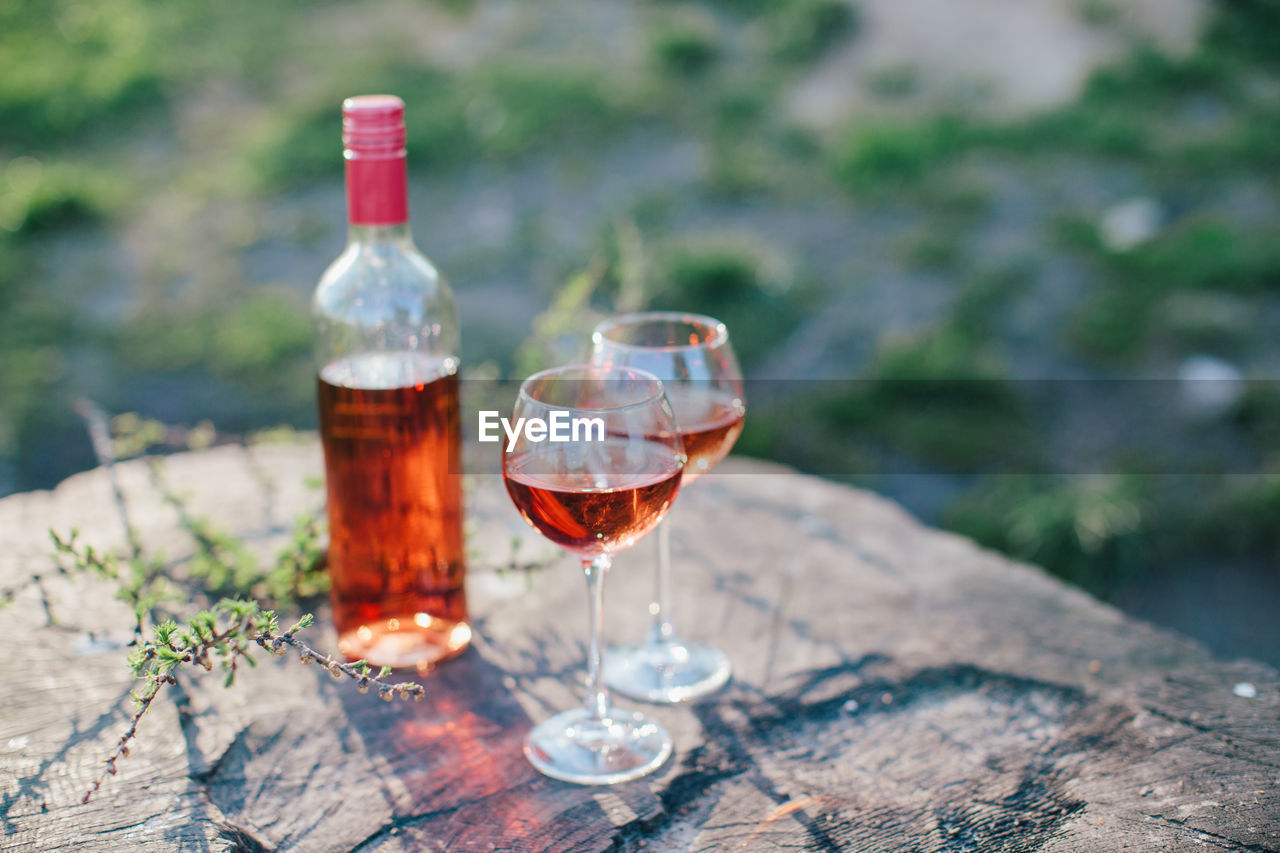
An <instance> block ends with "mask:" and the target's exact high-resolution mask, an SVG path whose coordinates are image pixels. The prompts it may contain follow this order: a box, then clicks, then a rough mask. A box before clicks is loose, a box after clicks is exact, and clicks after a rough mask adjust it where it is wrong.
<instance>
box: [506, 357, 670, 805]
mask: <svg viewBox="0 0 1280 853" xmlns="http://www.w3.org/2000/svg"><path fill="white" fill-rule="evenodd" d="M520 418H524V419H525V427H524V428H523V429H520V428H519V424H520V421H519V419H520ZM539 422H542V423H544V424H545V427H531V426H530V424H537V423H539ZM511 423H513V424H516V425H517V426H516V428H517V429H519V435H518V438H517V439H516V442H515V445H514V447H512V448H511V449H510V451H508V452H505V453H503V454H502V476H503V480H504V482H505V483H506V486H507V493H508V494H510V495H511V500H512V501H513V502H514V503H515V505H516V509H518V510H519V511H520V514H521V515H522V516H524V520H525V521H527V522H529V524H530V525H532V526H533V528H534V529H535V530H537V531H538V532H539V533H541V534H542V535H543V536H546V537H547V538H548V539H550V540H551V541H552V542H555V543H556V544H557V545H559V546H561V547H562V548H564V549H566V550H568V551H570V552H572V553H573V554H575V555H577V556H578V557H579V558H580V559H581V560H582V568H583V571H584V572H585V573H586V576H587V591H588V593H589V596H590V611H589V612H590V619H589V625H590V632H591V643H590V646H589V647H588V648H589V651H588V655H587V691H586V696H585V698H584V702H583V707H581V708H577V709H575V710H572V711H564V712H562V713H559V714H556V715H555V716H553V717H551V718H550V719H549V720H545V721H544V722H542V723H540V724H538V725H537V726H535V727H534V729H533V731H531V732H530V733H529V737H528V739H527V740H526V741H525V747H524V753H525V756H526V757H528V759H529V761H530V762H531V763H532V764H533V766H534V767H536V768H537V769H538V770H540V771H542V772H543V773H545V774H546V775H548V776H551V777H553V778H556V779H562V780H564V781H566V782H576V783H578V784H583V785H611V784H614V783H616V782H625V781H628V780H630V779H635V778H637V777H640V776H643V775H645V774H646V773H649V772H651V771H653V770H656V769H657V768H658V767H661V766H662V764H663V762H665V761H666V760H667V758H668V757H669V756H670V755H671V736H670V735H669V734H668V733H667V730H666V729H665V728H663V727H662V726H661V725H660V724H658V723H656V722H654V721H653V720H650V719H648V718H647V717H645V716H644V715H643V714H640V713H639V712H637V711H627V710H623V709H620V708H615V707H614V706H613V705H612V704H611V703H610V701H609V693H608V691H607V690H606V689H605V686H604V679H603V676H602V670H601V663H600V657H601V639H600V633H601V628H602V622H603V620H604V576H605V575H606V574H607V573H608V571H609V566H610V565H611V564H612V554H613V553H615V552H616V551H619V550H622V549H624V548H629V547H631V546H632V545H633V544H634V543H635V542H636V540H638V539H640V538H641V537H642V536H644V535H645V534H646V533H648V532H649V531H650V530H652V529H653V528H654V527H656V526H657V525H658V523H659V522H660V521H662V517H663V515H664V514H665V513H666V511H667V508H668V507H670V506H671V501H672V500H673V499H674V498H675V496H676V492H677V491H678V490H679V488H680V480H681V477H682V476H683V469H684V461H685V456H684V447H683V444H682V443H681V440H680V433H679V432H678V431H677V430H676V427H675V417H674V415H673V414H672V412H671V406H670V404H669V403H668V402H667V398H666V397H665V396H664V394H663V387H662V383H661V382H660V381H659V380H658V379H657V378H656V377H654V376H652V375H651V374H648V373H645V372H644V371H641V370H634V369H631V368H625V367H622V368H612V367H598V366H590V365H583V366H572V367H558V368H553V369H551V370H544V371H542V372H541V373H535V374H534V375H533V376H530V377H529V378H528V379H526V380H525V381H524V383H523V384H522V385H521V386H520V394H519V396H518V397H517V399H516V406H515V411H514V412H513V413H512V418H511ZM557 429H559V435H560V437H561V438H562V439H564V440H557V438H556V436H557ZM539 436H540V437H541V438H539Z"/></svg>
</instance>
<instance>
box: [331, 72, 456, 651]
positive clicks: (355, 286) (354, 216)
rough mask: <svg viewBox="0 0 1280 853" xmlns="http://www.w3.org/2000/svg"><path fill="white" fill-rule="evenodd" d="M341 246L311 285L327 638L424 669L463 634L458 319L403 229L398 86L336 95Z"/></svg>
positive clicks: (445, 289) (443, 285)
mask: <svg viewBox="0 0 1280 853" xmlns="http://www.w3.org/2000/svg"><path fill="white" fill-rule="evenodd" d="M342 140H343V146H344V148H345V151H344V152H343V153H344V157H345V160H346V187H347V218H348V223H349V228H348V237H347V246H346V248H345V249H344V250H343V252H342V254H341V255H339V256H338V258H337V259H336V260H335V261H334V262H333V263H332V264H331V265H330V266H329V268H328V269H327V270H326V271H325V273H324V275H323V276H322V277H321V279H320V283H319V285H318V286H317V287H316V291H315V297H314V301H313V316H314V322H315V341H316V362H317V367H318V374H319V375H318V398H319V410H320V437H321V442H322V444H323V447H324V461H325V479H326V487H327V494H328V514H329V555H328V569H329V576H330V580H331V584H332V585H331V599H332V603H333V620H334V624H335V627H336V629H337V633H338V644H339V648H340V649H341V651H342V653H343V654H344V655H345V656H346V657H347V658H348V659H351V660H357V659H361V658H363V659H366V660H368V661H369V663H371V664H373V665H375V666H383V665H389V666H395V667H408V666H412V667H417V668H418V669H419V670H425V669H427V668H429V667H430V666H432V665H433V664H435V663H436V662H438V661H440V660H443V659H445V658H448V657H452V656H453V655H456V654H458V653H459V652H461V651H462V650H463V649H465V648H466V647H467V645H468V644H469V643H470V640H471V628H470V625H469V624H468V621H467V602H466V591H465V587H464V580H465V574H466V562H465V558H464V544H463V533H462V512H463V511H462V454H461V440H462V435H461V423H460V418H459V410H458V376H457V373H458V348H459V335H458V319H457V308H456V307H455V305H454V301H453V294H452V292H451V291H450V289H449V285H448V283H447V282H446V281H445V279H444V277H443V276H441V275H440V273H439V272H438V271H437V270H436V268H435V265H434V264H432V263H431V262H430V261H429V260H427V258H426V257H424V256H423V255H422V253H421V252H419V251H418V249H417V248H416V247H415V246H414V244H413V238H412V235H411V234H410V231H409V207H408V197H407V196H408V192H407V190H408V181H407V171H406V163H405V159H406V158H405V126H404V102H403V101H401V100H400V99H399V98H397V97H394V96H391V95H364V96H360V97H354V98H348V99H347V100H346V101H344V102H343V105H342Z"/></svg>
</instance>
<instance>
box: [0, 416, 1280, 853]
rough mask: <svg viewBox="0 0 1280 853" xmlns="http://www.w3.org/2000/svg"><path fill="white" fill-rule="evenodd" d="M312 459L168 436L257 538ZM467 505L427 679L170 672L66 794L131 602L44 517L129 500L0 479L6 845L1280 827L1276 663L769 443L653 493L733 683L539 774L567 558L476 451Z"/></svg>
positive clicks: (146, 497) (575, 636)
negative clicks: (1220, 652) (619, 749)
mask: <svg viewBox="0 0 1280 853" xmlns="http://www.w3.org/2000/svg"><path fill="white" fill-rule="evenodd" d="M319 469H320V466H319V456H318V451H317V448H316V446H315V444H314V443H313V442H311V441H304V442H300V443H298V444H282V445H262V446H257V447H254V448H249V449H246V448H238V447H226V448H219V449H216V450H211V451H205V452H203V453H196V454H183V455H179V456H175V457H172V458H171V459H170V460H169V461H168V463H167V473H166V475H165V476H166V477H167V480H168V482H169V483H170V484H171V485H173V486H174V487H175V488H177V489H178V490H179V491H183V492H185V493H186V496H187V499H188V502H189V504H190V506H191V509H192V512H193V513H195V514H197V515H201V516H204V517H206V518H210V519H212V520H214V521H216V522H217V523H218V524H220V525H221V526H223V527H225V528H228V529H231V530H234V531H236V532H237V533H239V534H242V535H244V536H246V537H248V538H249V540H250V541H251V542H253V543H254V545H255V547H259V548H261V549H262V550H263V553H264V554H270V553H271V552H272V551H273V550H274V549H275V547H277V545H278V543H279V541H280V539H281V537H282V536H283V535H285V533H286V532H287V530H288V528H289V524H290V521H291V519H292V517H293V516H294V515H296V513H298V512H299V511H301V510H302V509H304V508H307V507H311V506H314V505H315V503H316V501H317V494H316V492H315V491H314V490H311V489H308V488H307V487H306V486H305V485H304V480H305V479H306V478H307V477H309V476H311V477H314V475H316V474H317V473H318V472H319ZM117 473H118V475H119V479H120V483H121V488H122V489H123V491H124V492H125V495H126V498H127V500H128V505H129V507H130V509H131V512H132V514H133V516H134V521H135V524H136V525H137V527H138V528H139V532H140V534H141V537H142V540H143V542H144V543H145V544H146V546H147V548H148V549H151V550H156V549H160V550H163V551H164V552H165V553H166V554H168V555H169V556H171V557H173V558H175V559H176V558H180V557H182V556H183V555H184V554H186V553H188V552H189V551H190V543H189V542H187V541H185V539H184V538H183V535H182V534H181V532H180V531H178V530H176V528H175V525H174V515H173V510H172V508H170V507H167V506H166V505H165V504H164V502H163V501H162V500H161V499H160V497H159V495H158V494H157V492H156V489H155V485H154V484H153V483H152V482H151V479H150V478H149V477H148V475H147V472H146V469H145V467H144V466H142V465H141V464H139V463H128V464H124V465H120V466H117ZM469 512H470V517H471V519H472V521H473V522H474V527H475V532H474V534H473V535H472V544H473V546H474V548H475V550H476V553H475V556H474V557H473V560H472V563H471V573H470V578H469V590H470V595H471V600H472V610H473V614H474V615H475V617H476V628H477V641H476V644H475V648H474V649H473V650H471V651H470V652H468V653H467V654H466V655H464V656H463V657H462V658H460V659H458V660H456V661H453V662H451V663H449V664H448V665H446V666H443V667H441V668H440V669H439V670H438V671H436V672H434V673H432V674H430V675H429V676H428V678H427V679H426V685H427V688H428V697H427V699H426V700H424V701H423V702H422V703H419V704H401V703H396V704H387V703H384V702H382V701H380V700H378V699H377V698H376V697H375V696H372V695H361V694H358V693H356V692H355V691H354V690H352V689H351V687H350V685H347V684H340V683H336V682H334V681H332V680H331V679H330V678H329V677H328V676H327V675H325V674H323V673H321V672H317V671H316V670H315V669H314V668H311V667H303V666H301V665H299V664H298V663H297V662H296V661H274V660H272V661H267V662H265V663H264V664H263V665H262V666H260V667H258V668H257V669H256V670H250V671H247V672H245V673H243V675H242V677H241V678H240V679H239V681H238V683H237V684H236V685H235V686H234V687H232V688H231V689H223V688H222V687H221V686H220V685H219V684H218V683H216V682H218V679H217V678H210V679H208V680H200V679H192V678H189V677H184V679H183V684H182V690H181V691H175V692H174V694H173V696H167V697H166V698H164V699H162V700H160V701H157V703H156V706H155V708H154V710H153V711H152V712H151V714H150V715H149V716H148V718H147V719H146V720H145V721H144V722H143V724H142V727H141V732H140V736H139V740H138V744H137V747H136V748H135V749H134V750H133V754H132V755H131V756H130V757H129V758H127V759H125V760H124V761H122V762H121V764H120V771H119V775H118V776H116V777H114V778H112V779H110V780H109V781H108V782H107V783H106V784H105V785H104V787H103V789H102V790H101V791H100V792H99V794H98V795H97V796H96V797H95V798H94V799H93V800H92V801H91V802H90V803H89V804H88V805H80V804H79V800H80V797H81V795H82V794H83V792H84V790H85V789H86V788H87V787H88V785H89V783H90V781H91V779H92V778H93V777H94V776H95V775H96V774H97V772H98V771H99V769H100V767H101V758H102V756H104V755H105V754H106V753H107V752H108V750H109V749H110V746H111V744H112V743H113V741H114V739H115V738H116V737H117V736H118V732H119V731H120V730H121V728H122V727H123V724H124V722H125V720H126V719H127V715H128V702H127V691H128V689H129V686H130V679H129V675H128V672H127V669H126V668H125V666H124V650H123V649H122V648H121V647H120V646H121V644H122V643H123V642H126V641H127V639H128V629H129V626H130V617H129V614H128V613H127V611H126V609H125V608H124V607H123V605H121V604H120V603H119V602H116V601H114V600H112V598H111V596H110V590H109V588H108V587H107V586H105V585H104V584H102V583H99V582H96V581H93V580H90V579H85V578H79V577H71V578H66V577H62V576H60V575H58V574H57V573H56V571H54V570H53V562H52V558H51V551H50V548H49V547H48V536H47V530H48V528H50V527H53V528H55V529H58V530H60V531H66V530H69V529H70V528H71V527H77V528H79V529H80V530H81V536H82V537H83V538H84V540H85V541H88V542H92V543H94V544H95V545H100V546H111V547H117V548H118V547H122V546H123V545H124V539H123V535H122V531H121V528H120V524H119V520H118V518H117V517H116V511H115V508H114V506H113V501H112V498H111V492H110V489H109V487H108V484H107V480H106V477H105V474H104V472H103V471H101V470H98V471H93V472H89V473H86V474H83V475H79V476H77V477H73V478H72V479H70V480H68V481H67V482H65V483H64V484H62V485H61V486H60V487H59V488H58V489H57V490H56V491H53V492H47V493H31V494H25V495H16V496H12V497H9V498H6V499H4V500H0V541H3V542H5V544H6V547H5V548H4V549H3V551H2V552H0V588H7V587H19V588H20V591H19V592H18V593H17V596H16V600H15V601H14V602H13V603H12V604H11V605H10V606H8V607H7V608H5V609H4V610H0V628H2V629H3V630H0V643H2V644H3V646H2V647H0V684H3V685H4V686H3V687H2V688H0V696H3V701H2V702H0V815H2V817H0V849H4V850H95V851H96V850H118V849H128V850H147V851H149V850H157V851H170V850H211V851H212V850H244V851H255V850H297V851H349V850H359V851H420V850H457V851H472V850H476V851H499V850H509V851H576V850H583V851H596V850H638V849H651V850H691V851H737V850H742V851H749V850H797V851H836V850H856V851H880V850H885V851H887V850H912V851H963V850H974V851H996V850H998V851H1031V850H1044V851H1079V850H1098V851H1109V850H1125V849H1128V850H1206V849H1208V850H1239V851H1280V793H1278V792H1280V679H1278V677H1277V674H1276V672H1275V671H1274V670H1272V669H1270V668H1268V667H1266V666H1263V665H1262V664H1257V663H1251V662H1248V661H1230V662H1229V661H1222V660H1218V659H1215V658H1214V657H1212V656H1211V655H1210V654H1209V653H1208V652H1206V651H1205V650H1204V649H1203V648H1202V647H1200V646H1199V645H1197V644H1195V643H1193V642H1191V641H1190V640H1187V639H1185V638H1182V637H1180V636H1177V635H1174V634H1172V633H1169V632H1166V631H1161V630H1158V629H1156V628H1153V627H1151V626H1148V625H1145V624H1142V623H1138V622H1135V621H1133V620H1131V619H1128V618H1126V617H1125V616H1123V615H1122V614H1120V613H1119V612H1117V611H1115V610H1114V609H1112V608H1109V607H1107V606H1105V605H1102V604H1100V603H1098V602H1096V601H1094V600H1092V599H1091V598H1089V597H1088V596H1086V595H1084V594H1083V593H1081V592H1078V591H1076V590H1072V589H1069V588H1067V587H1065V586H1063V585H1061V584H1059V583H1057V582H1056V581H1054V580H1052V579H1050V578H1048V577H1047V576H1045V575H1044V574H1043V573H1041V572H1039V571H1037V570H1035V569H1032V568H1030V567H1026V566H1022V565H1018V564H1015V563H1011V562H1009V561H1007V560H1005V559H1003V558H1001V557H999V556H997V555H994V554H991V553H988V552H984V551H981V550H979V549H977V548H976V547H974V546H973V545H972V544H971V543H969V542H967V541H965V540H963V539H960V538H958V537H955V536H951V535H948V534H944V533H940V532H937V531H933V530H928V529H926V528H924V527H922V526H920V525H919V524H918V523H916V522H915V521H914V520H912V519H911V518H910V517H909V516H908V515H907V514H906V513H904V512H903V511H902V510H901V509H900V508H898V507H897V506H895V505H893V504H891V503H889V502H887V501H885V500H882V499H880V498H877V497H875V496H874V495H871V494H869V493H865V492H859V491H855V490H851V489H847V488H844V487H841V486H837V485H833V484H831V483H826V482H823V481H819V480H816V479H812V478H808V477H803V476H800V475H797V474H795V473H793V472H790V471H788V470H786V469H783V468H780V467H777V466H771V465H766V464H762V463H746V462H732V463H730V464H729V465H727V466H726V467H725V470H724V472H723V473H716V474H712V475H710V476H708V477H706V478H703V480H702V481H700V482H699V483H698V484H697V485H696V486H694V487H693V488H690V489H689V490H687V492H686V493H684V494H682V495H681V497H680V499H679V501H678V502H677V508H676V511H675V512H674V513H673V514H672V516H671V520H670V523H671V524H672V533H673V536H674V544H675V549H676V555H677V556H676V559H677V564H676V573H677V578H678V594H677V602H676V603H677V614H676V615H677V619H678V623H679V624H680V625H681V627H682V628H683V629H684V630H685V631H686V632H687V633H688V634H690V635H691V636H693V637H696V638H698V639H703V640H708V641H712V642H715V643H718V644H720V645H721V646H723V647H724V648H726V649H728V650H729V651H730V653H731V656H732V657H733V660H734V663H735V676H734V680H733V682H732V683H731V684H730V686H729V687H728V688H727V689H726V690H724V691H723V692H721V693H720V694H718V695H716V696H715V697H712V698H711V699H709V700H706V701H703V702H701V703H697V704H694V705H691V706H680V707H653V706H646V711H647V712H649V713H652V715H653V716H655V717H657V718H658V719H660V720H661V721H662V722H663V723H664V724H665V725H666V726H667V727H668V728H669V729H670V730H671V732H672V733H673V735H674V736H675V738H676V741H677V751H676V754H675V756H674V757H673V759H672V761H670V762H669V763H668V764H667V766H666V767H664V768H663V769H662V770H661V771H659V772H658V773H657V774H655V775H654V776H651V777H649V778H648V779H645V780H641V781H638V782H633V783H630V784H626V785H621V786H616V787H612V788H583V787H576V786H572V785H567V784H562V783H559V782H554V781H552V780H549V779H545V778H543V777H541V776H539V775H538V774H537V773H536V772H534V771H533V770H532V769H531V768H530V767H529V766H528V765H527V764H526V762H525V761H524V759H523V757H522V756H521V753H520V746H521V742H522V739H523V737H524V735H525V734H526V732H527V731H528V729H529V727H530V726H531V725H532V724H533V722H535V721H537V720H540V719H543V718H544V717H546V716H547V715H549V714H550V713H552V712H553V711H556V710H560V709H563V708H567V707H570V706H571V705H572V704H573V703H575V702H576V701H577V694H578V690H579V689H580V683H581V679H582V669H583V658H584V639H585V638H584V633H585V625H586V608H585V590H584V584H583V582H582V580H581V574H580V571H579V570H577V569H576V567H575V566H574V564H573V562H572V561H571V560H569V559H567V558H562V557H560V556H559V555H557V554H556V553H555V551H554V550H553V549H551V548H550V547H549V546H548V545H546V543H544V542H542V541H540V539H539V537H538V536H537V535H536V534H534V533H533V532H532V531H529V530H527V529H526V528H525V527H524V525H523V523H522V522H521V521H520V519H519V518H518V517H517V516H516V515H515V513H514V510H512V509H511V508H510V506H509V503H508V501H507V499H506V496H505V494H504V492H503V490H502V487H501V483H500V482H499V481H498V480H497V479H496V478H495V477H492V476H487V475H486V476H478V477H476V478H475V488H474V489H473V490H472V492H471V496H470V507H469ZM513 536H519V537H520V539H521V545H520V549H519V552H518V553H517V555H516V557H517V562H538V563H542V562H545V563H547V566H546V567H545V568H543V569H541V570H538V571H535V572H530V573H526V572H522V571H512V570H510V569H509V568H508V569H506V570H500V567H501V566H504V565H506V564H509V563H510V562H511V561H512V537H513ZM650 557H651V554H650V549H649V547H647V545H646V543H641V545H640V546H639V547H638V548H637V549H636V550H635V552H633V553H630V554H626V555H623V556H622V557H620V559H619V560H618V561H617V565H616V566H615V568H614V570H613V572H612V574H611V577H610V578H609V583H608V599H609V601H608V616H609V620H610V621H609V626H608V630H609V633H610V635H611V636H612V637H613V638H615V639H635V638H638V637H639V636H640V635H641V633H642V631H643V627H644V619H645V613H644V605H645V603H646V600H647V596H648V593H649V590H650V584H651V581H650V575H649V565H648V560H649V559H650ZM32 574H39V575H40V576H41V578H42V580H41V582H40V583H39V584H37V585H23V582H24V580H25V579H26V578H28V577H30V576H31V575H32ZM46 605H47V606H46ZM321 616H322V618H323V613H322V614H321ZM312 639H313V640H314V641H316V642H317V643H319V644H320V645H322V646H327V647H329V648H332V645H333V637H332V636H331V635H329V634H327V633H326V632H325V631H324V630H323V629H320V630H314V631H313V637H312ZM1241 682H1247V683H1249V684H1251V685H1253V688H1254V690H1255V692H1256V695H1255V696H1254V697H1253V698H1245V697H1243V696H1238V695H1236V694H1235V693H1234V692H1233V688H1234V686H1235V685H1237V684H1239V683H1241ZM1246 692H1247V691H1246ZM174 698H177V699H178V700H179V701H177V702H175V701H173V700H174Z"/></svg>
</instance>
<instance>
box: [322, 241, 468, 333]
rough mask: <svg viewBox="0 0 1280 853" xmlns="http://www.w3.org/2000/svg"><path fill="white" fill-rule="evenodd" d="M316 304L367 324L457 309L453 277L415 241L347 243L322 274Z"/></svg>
mask: <svg viewBox="0 0 1280 853" xmlns="http://www.w3.org/2000/svg"><path fill="white" fill-rule="evenodd" d="M312 306H313V310H314V312H315V313H316V314H317V315H318V316H321V317H328V318H331V319H336V320H343V321H347V322H355V323H359V324H362V325H363V324H366V323H381V322H385V320H386V319H388V318H392V317H394V318H399V319H401V320H407V321H411V322H412V320H413V319H414V318H416V317H417V316H418V315H419V314H425V313H430V314H439V313H440V312H442V311H444V312H449V313H450V314H451V315H452V313H453V312H454V311H455V310H456V309H455V308H454V300H453V291H452V290H451V288H450V287H449V283H448V281H447V280H446V279H445V277H444V276H443V275H441V274H440V271H439V270H438V269H437V268H436V266H435V264H433V263H432V262H431V261H430V260H429V259H428V258H427V257H426V256H425V255H423V254H422V253H421V252H420V251H418V250H417V249H416V248H415V247H414V246H413V245H412V244H407V245H406V244H400V245H394V246H367V245H363V244H360V243H350V244H348V245H347V247H346V248H345V249H344V250H343V252H342V254H340V255H339V256H338V257H337V258H335V259H334V261H333V263H331V264H330V265H329V267H328V269H326V270H325V272H324V274H323V275H322V276H321V277H320V282H319V284H318V285H317V286H316V289H315V293H314V295H313V300H312ZM424 319H425V318H424ZM436 319H437V321H439V320H447V319H450V318H449V317H437V318H436Z"/></svg>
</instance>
